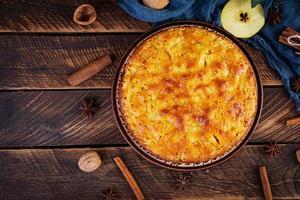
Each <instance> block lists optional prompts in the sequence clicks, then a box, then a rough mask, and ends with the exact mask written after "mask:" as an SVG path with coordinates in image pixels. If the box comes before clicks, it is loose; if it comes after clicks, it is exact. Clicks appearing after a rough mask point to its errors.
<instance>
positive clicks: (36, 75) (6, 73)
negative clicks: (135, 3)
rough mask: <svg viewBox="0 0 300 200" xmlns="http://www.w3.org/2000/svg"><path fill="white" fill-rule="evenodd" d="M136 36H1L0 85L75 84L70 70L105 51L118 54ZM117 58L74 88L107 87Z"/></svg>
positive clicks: (49, 86) (48, 86)
mask: <svg viewBox="0 0 300 200" xmlns="http://www.w3.org/2000/svg"><path fill="white" fill-rule="evenodd" d="M137 36H138V35H136V34H133V35H101V36H88V35H86V36H24V35H21V36H14V35H11V36H0V72H1V73H0V88H1V89H57V88H74V87H72V86H70V84H69V83H68V82H67V77H68V76H69V75H70V74H72V73H74V72H75V71H77V70H78V69H80V68H81V67H83V66H85V65H87V64H88V63H90V62H92V61H94V60H97V59H99V58H101V57H102V56H103V55H105V54H114V55H115V57H117V58H120V57H121V56H122V55H123V54H124V52H125V51H126V49H127V47H128V46H129V45H130V44H131V43H132V42H133V41H134V40H135V39H136V38H137ZM117 62H118V59H115V60H114V62H113V64H112V65H110V66H108V67H106V68H105V69H104V70H103V71H102V72H101V73H100V74H98V75H96V76H94V77H93V78H91V79H90V80H87V81H85V82H84V83H82V84H80V86H79V87H77V88H110V87H111V84H112V81H113V77H114V74H115V69H116V66H117Z"/></svg>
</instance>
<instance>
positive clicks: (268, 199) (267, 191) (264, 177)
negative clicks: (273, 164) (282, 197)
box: [259, 166, 273, 200]
mask: <svg viewBox="0 0 300 200" xmlns="http://www.w3.org/2000/svg"><path fill="white" fill-rule="evenodd" d="M259 174H260V179H261V183H262V187H263V191H264V196H265V200H272V199H273V197H272V191H271V187H270V183H269V179H268V173H267V169H266V166H261V167H259Z"/></svg>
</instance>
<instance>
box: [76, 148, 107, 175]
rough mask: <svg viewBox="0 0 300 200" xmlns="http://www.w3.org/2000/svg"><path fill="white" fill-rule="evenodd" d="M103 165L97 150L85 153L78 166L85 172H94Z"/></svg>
mask: <svg viewBox="0 0 300 200" xmlns="http://www.w3.org/2000/svg"><path fill="white" fill-rule="evenodd" d="M100 165H101V158H100V156H99V154H98V153H97V152H96V151H89V152H86V153H85V154H83V155H82V156H81V157H80V159H79V161H78V166H79V169H81V170H82V171H84V172H93V171H95V170H96V169H98V168H99V167H100Z"/></svg>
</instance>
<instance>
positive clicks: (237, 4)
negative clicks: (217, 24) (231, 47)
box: [221, 0, 265, 38]
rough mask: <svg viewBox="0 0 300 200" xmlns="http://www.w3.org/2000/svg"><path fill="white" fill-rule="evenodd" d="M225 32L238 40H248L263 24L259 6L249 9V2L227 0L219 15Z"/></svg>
mask: <svg viewBox="0 0 300 200" xmlns="http://www.w3.org/2000/svg"><path fill="white" fill-rule="evenodd" d="M221 23H222V26H223V28H224V29H225V30H227V31H228V32H230V33H231V34H232V35H234V36H235V37H238V38H250V37H252V36H253V35H255V34H256V33H257V32H258V31H259V30H260V29H261V28H262V27H263V26H264V24H265V17H264V9H263V7H262V5H261V4H257V5H256V6H255V7H253V8H252V7H251V0H229V1H228V2H227V3H226V5H225V6H224V8H223V10H222V13H221Z"/></svg>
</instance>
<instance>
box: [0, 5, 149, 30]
mask: <svg viewBox="0 0 300 200" xmlns="http://www.w3.org/2000/svg"><path fill="white" fill-rule="evenodd" d="M83 3H88V4H91V5H92V6H94V8H95V10H96V13H97V19H96V21H95V22H94V23H93V24H91V25H88V26H81V25H78V24H76V23H74V22H73V13H74V11H75V9H76V8H77V7H78V6H80V5H81V4H83ZM0 13H1V16H0V22H1V23H0V32H5V33H7V32H26V33H27V32H31V33H32V32H35V33H44V32H45V33H49V32H52V33H57V32H58V33H71V32H72V33H74V32H76V33H78V32H93V33H96V32H97V33H103V32H144V31H145V30H147V29H148V28H149V27H150V25H149V24H147V23H144V22H141V21H138V20H136V19H134V18H132V17H130V16H129V15H127V14H126V13H125V12H124V11H123V10H122V9H121V8H120V7H119V6H118V5H117V4H116V3H114V1H113V0H87V1H83V0H67V1H57V0H49V1H43V0H36V1H30V0H4V1H1V6H0Z"/></svg>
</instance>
